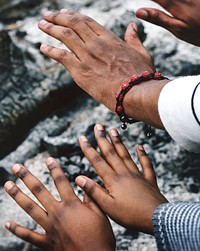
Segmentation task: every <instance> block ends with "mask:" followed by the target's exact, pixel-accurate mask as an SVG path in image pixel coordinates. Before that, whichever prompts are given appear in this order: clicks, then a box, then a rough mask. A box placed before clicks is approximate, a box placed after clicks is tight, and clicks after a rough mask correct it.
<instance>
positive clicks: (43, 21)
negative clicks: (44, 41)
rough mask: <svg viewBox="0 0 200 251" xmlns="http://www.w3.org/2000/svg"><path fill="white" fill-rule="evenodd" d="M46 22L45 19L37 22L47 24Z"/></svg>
mask: <svg viewBox="0 0 200 251" xmlns="http://www.w3.org/2000/svg"><path fill="white" fill-rule="evenodd" d="M47 23H48V22H47V21H46V20H41V21H40V22H39V24H40V25H45V24H47Z"/></svg>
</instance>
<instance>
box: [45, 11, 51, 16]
mask: <svg viewBox="0 0 200 251" xmlns="http://www.w3.org/2000/svg"><path fill="white" fill-rule="evenodd" d="M51 14H53V12H52V11H47V12H45V13H44V16H45V17H48V16H50V15H51Z"/></svg>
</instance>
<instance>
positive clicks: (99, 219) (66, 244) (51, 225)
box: [4, 158, 115, 251]
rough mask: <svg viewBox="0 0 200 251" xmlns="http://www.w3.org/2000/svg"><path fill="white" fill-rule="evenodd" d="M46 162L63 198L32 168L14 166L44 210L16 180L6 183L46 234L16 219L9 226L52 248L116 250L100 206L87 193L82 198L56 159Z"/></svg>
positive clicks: (52, 250)
mask: <svg viewBox="0 0 200 251" xmlns="http://www.w3.org/2000/svg"><path fill="white" fill-rule="evenodd" d="M46 164H47V167H48V169H49V171H50V173H51V176H52V178H53V180H54V183H55V185H56V187H57V190H58V192H59V195H60V198H61V201H57V200H56V199H55V198H54V197H53V196H52V194H51V193H50V192H49V191H48V190H47V189H46V188H45V186H44V185H43V184H42V183H41V182H40V181H39V180H38V179H37V178H36V177H34V176H33V174H31V173H30V172H29V171H28V169H26V168H25V167H23V166H22V165H19V164H16V165H14V166H13V172H14V173H15V174H16V176H18V177H19V178H20V179H21V180H22V181H23V182H24V184H25V185H26V186H27V187H28V188H29V190H30V191H31V192H32V193H33V195H34V196H35V197H36V198H37V199H38V201H39V202H40V203H41V204H42V206H43V207H44V209H43V208H41V207H40V206H39V205H38V204H37V203H36V202H34V201H33V200H32V199H30V198H29V197H28V196H26V195H25V194H24V193H23V192H22V191H21V190H20V189H19V188H18V187H17V186H16V185H15V184H14V183H13V182H11V181H8V182H6V183H5V185H4V188H5V190H6V192H7V193H8V194H9V195H10V196H11V197H12V198H13V199H14V200H15V201H16V202H17V204H18V205H19V206H20V207H22V209H23V210H24V211H25V212H26V213H28V214H29V215H30V216H31V217H32V218H33V219H34V220H35V221H36V222H37V223H38V224H39V225H40V226H41V227H42V228H43V229H44V230H45V233H44V234H38V233H36V232H34V231H32V230H29V229H27V228H24V227H22V226H20V225H18V224H17V223H15V222H12V221H9V222H7V223H6V228H7V229H8V230H10V231H11V232H12V233H13V234H15V235H16V236H18V237H19V238H21V239H23V240H25V241H28V242H30V243H32V244H34V245H36V246H38V247H40V248H42V249H44V250H48V251H49V250H50V251H67V250H69V251H72V250H73V251H76V250H77V251H80V250H81V251H85V250H87V251H91V250H96V251H99V250H103V251H111V250H112V251H113V250H115V238H114V235H113V232H112V228H111V225H110V223H109V221H108V219H107V218H106V217H105V215H104V214H103V213H102V211H101V210H100V209H99V207H98V206H97V205H96V204H95V203H94V202H93V201H92V199H90V198H89V197H88V196H87V195H85V197H84V202H81V201H80V199H79V198H78V197H77V196H76V194H75V193H74V190H73V188H72V187H71V185H70V183H69V181H68V179H67V178H66V176H65V175H64V173H63V171H62V169H61V168H60V166H59V165H58V163H57V162H56V161H55V160H54V159H53V158H48V159H47V161H46Z"/></svg>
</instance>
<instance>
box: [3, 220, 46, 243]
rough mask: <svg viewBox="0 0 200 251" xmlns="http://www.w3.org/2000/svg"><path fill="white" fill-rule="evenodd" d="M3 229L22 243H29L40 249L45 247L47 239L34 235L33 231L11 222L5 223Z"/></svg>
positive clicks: (44, 236)
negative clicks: (22, 241)
mask: <svg viewBox="0 0 200 251" xmlns="http://www.w3.org/2000/svg"><path fill="white" fill-rule="evenodd" d="M5 227H6V229H8V230H9V231H10V232H11V233H13V234H14V235H16V236H17V237H19V238H21V239H22V240H24V241H27V242H30V243H32V244H33V245H35V246H38V247H40V248H45V247H47V239H46V235H45V234H38V233H35V232H34V231H32V230H30V229H28V228H25V227H22V226H20V225H19V224H17V223H15V222H13V221H8V222H6V224H5Z"/></svg>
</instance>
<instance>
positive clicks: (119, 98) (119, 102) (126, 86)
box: [115, 71, 167, 130]
mask: <svg viewBox="0 0 200 251" xmlns="http://www.w3.org/2000/svg"><path fill="white" fill-rule="evenodd" d="M151 79H154V80H163V79H167V78H166V77H163V76H162V75H161V73H160V72H154V73H151V72H148V71H144V72H143V73H142V75H141V76H138V75H133V76H132V77H130V82H124V83H123V84H122V86H121V91H120V92H119V93H118V94H116V96H115V98H116V108H115V112H116V113H117V115H118V116H119V118H120V121H121V122H122V125H121V128H122V129H123V130H125V129H126V128H127V123H128V124H132V123H135V122H138V121H137V120H135V119H133V118H129V117H128V116H127V115H126V114H125V111H124V107H123V100H124V97H125V95H126V93H127V92H128V91H129V90H130V89H131V88H132V87H133V86H135V85H138V84H140V83H141V82H144V81H148V80H151Z"/></svg>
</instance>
